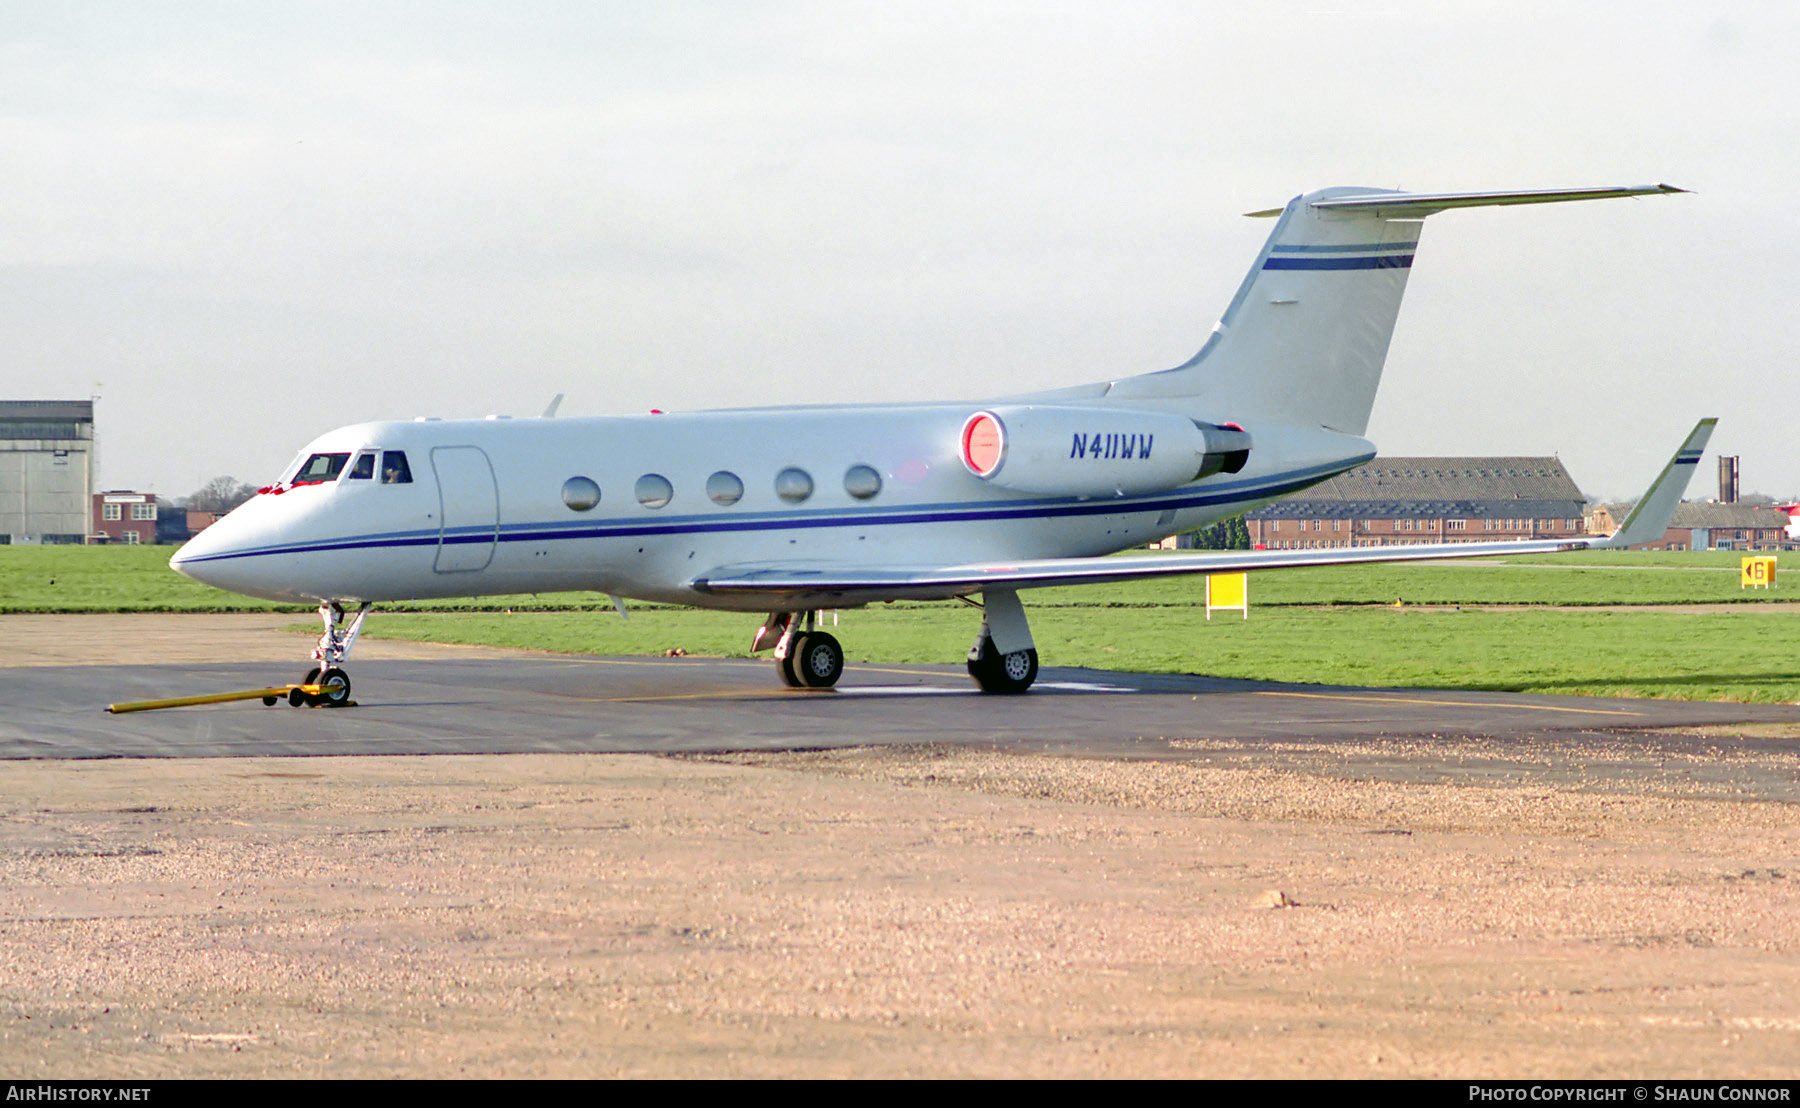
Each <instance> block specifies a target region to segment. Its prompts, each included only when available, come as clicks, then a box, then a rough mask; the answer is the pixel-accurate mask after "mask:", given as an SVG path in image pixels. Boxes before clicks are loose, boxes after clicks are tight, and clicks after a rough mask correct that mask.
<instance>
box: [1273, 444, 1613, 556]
mask: <svg viewBox="0 0 1800 1108" xmlns="http://www.w3.org/2000/svg"><path fill="white" fill-rule="evenodd" d="M1585 503H1586V498H1585V497H1584V496H1582V494H1581V490H1580V489H1578V488H1576V487H1575V482H1574V480H1573V479H1572V478H1570V476H1569V471H1568V470H1566V469H1564V468H1563V464H1562V462H1561V461H1559V460H1558V459H1556V458H1377V459H1375V460H1374V461H1372V462H1370V463H1368V464H1367V465H1363V466H1359V467H1357V468H1356V469H1353V470H1351V471H1350V472H1348V473H1340V474H1338V475H1337V476H1336V477H1333V478H1332V479H1330V480H1329V481H1326V482H1324V483H1322V484H1319V485H1315V486H1313V487H1312V488H1310V489H1306V490H1304V491H1302V492H1299V493H1296V494H1294V495H1293V496H1291V497H1289V498H1287V499H1285V500H1280V501H1277V502H1275V503H1273V504H1268V505H1265V506H1263V507H1261V508H1257V509H1255V510H1254V511H1252V512H1249V513H1247V514H1246V515H1245V516H1244V522H1245V524H1246V525H1247V526H1248V528H1249V530H1250V543H1251V545H1252V546H1257V547H1265V548H1268V549H1271V550H1293V549H1310V548H1315V547H1332V546H1395V545H1400V544H1404V543H1420V542H1494V541H1498V540H1503V539H1558V538H1567V537H1569V536H1573V535H1585V534H1587V523H1586V520H1585V519H1584V511H1583V509H1584V506H1585Z"/></svg>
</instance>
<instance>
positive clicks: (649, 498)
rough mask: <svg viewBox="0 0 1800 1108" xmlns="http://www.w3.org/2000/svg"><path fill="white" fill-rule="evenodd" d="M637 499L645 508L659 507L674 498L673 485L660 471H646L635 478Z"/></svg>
mask: <svg viewBox="0 0 1800 1108" xmlns="http://www.w3.org/2000/svg"><path fill="white" fill-rule="evenodd" d="M636 491H637V501H638V503H639V504H642V505H643V506H644V507H646V508H661V507H663V506H664V505H666V504H668V502H669V501H671V500H673V499H675V486H674V485H671V484H669V479H668V478H667V477H664V476H663V475H662V474H660V473H646V474H644V475H643V476H642V477H639V478H638V479H637V490H636Z"/></svg>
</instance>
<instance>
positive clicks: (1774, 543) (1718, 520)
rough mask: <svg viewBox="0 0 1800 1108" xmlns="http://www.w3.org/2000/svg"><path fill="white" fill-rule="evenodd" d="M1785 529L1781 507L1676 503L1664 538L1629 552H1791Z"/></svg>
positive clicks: (1786, 523)
mask: <svg viewBox="0 0 1800 1108" xmlns="http://www.w3.org/2000/svg"><path fill="white" fill-rule="evenodd" d="M1787 528H1788V514H1787V512H1786V511H1785V510H1783V509H1781V508H1767V507H1763V508H1758V507H1752V506H1751V505H1748V504H1720V503H1718V502H1716V501H1711V500H1705V501H1698V502H1693V503H1685V504H1677V505H1676V506H1675V516H1674V518H1673V519H1671V520H1670V521H1669V529H1668V531H1667V532H1665V533H1664V534H1663V537H1662V538H1661V539H1659V540H1657V541H1656V542H1647V543H1645V544H1643V545H1642V546H1634V547H1632V549H1633V550H1791V549H1793V546H1794V541H1793V540H1792V539H1791V538H1789V537H1788V531H1787Z"/></svg>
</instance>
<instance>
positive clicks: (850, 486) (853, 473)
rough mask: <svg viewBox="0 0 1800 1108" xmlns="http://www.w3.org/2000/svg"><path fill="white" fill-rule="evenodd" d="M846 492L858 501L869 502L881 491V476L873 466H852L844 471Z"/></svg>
mask: <svg viewBox="0 0 1800 1108" xmlns="http://www.w3.org/2000/svg"><path fill="white" fill-rule="evenodd" d="M844 491H845V492H847V493H849V494H850V495H851V496H853V497H855V498H856V499H858V500H867V499H869V498H870V497H872V496H874V495H875V494H876V493H878V492H880V491H881V474H879V473H876V472H875V470H874V468H873V467H871V466H851V467H850V468H849V469H847V470H845V471H844Z"/></svg>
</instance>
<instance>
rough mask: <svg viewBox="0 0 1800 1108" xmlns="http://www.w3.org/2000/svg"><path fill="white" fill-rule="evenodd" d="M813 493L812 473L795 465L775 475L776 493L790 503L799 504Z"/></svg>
mask: <svg viewBox="0 0 1800 1108" xmlns="http://www.w3.org/2000/svg"><path fill="white" fill-rule="evenodd" d="M812 494H813V479H812V474H810V473H808V472H806V471H805V470H804V469H796V468H795V467H793V466H789V467H788V468H786V469H784V470H782V471H781V472H780V473H777V474H776V475H775V495H776V496H779V497H781V499H783V500H785V501H787V502H788V503H789V504H798V503H800V502H801V501H802V500H805V499H806V498H807V497H809V496H811V495H812Z"/></svg>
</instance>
